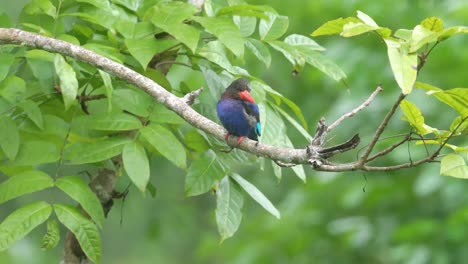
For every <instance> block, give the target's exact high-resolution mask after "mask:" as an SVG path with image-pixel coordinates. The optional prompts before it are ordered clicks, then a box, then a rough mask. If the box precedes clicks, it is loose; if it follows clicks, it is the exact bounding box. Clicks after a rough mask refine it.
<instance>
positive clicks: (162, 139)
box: [140, 124, 187, 168]
mask: <svg viewBox="0 0 468 264" xmlns="http://www.w3.org/2000/svg"><path fill="white" fill-rule="evenodd" d="M140 133H141V135H142V136H143V137H144V138H145V139H146V140H147V141H148V142H149V143H150V144H151V145H152V146H153V147H154V148H155V149H156V150H157V151H158V152H159V153H161V155H163V156H164V157H165V158H166V159H168V160H169V161H171V162H172V163H174V164H175V165H176V166H178V167H180V168H186V167H187V156H186V153H185V148H184V146H183V145H182V143H180V141H179V140H178V139H177V137H176V136H175V135H174V134H173V133H172V132H171V131H170V130H169V129H167V128H165V127H163V126H161V125H156V124H150V125H149V126H146V127H144V128H143V129H141V130H140Z"/></svg>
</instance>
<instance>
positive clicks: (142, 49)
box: [125, 37, 177, 70]
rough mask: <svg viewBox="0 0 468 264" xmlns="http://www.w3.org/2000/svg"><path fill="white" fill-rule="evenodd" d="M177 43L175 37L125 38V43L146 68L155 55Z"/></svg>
mask: <svg viewBox="0 0 468 264" xmlns="http://www.w3.org/2000/svg"><path fill="white" fill-rule="evenodd" d="M176 43H177V40H175V39H155V38H154V37H151V38H143V39H142V38H138V39H125V45H126V46H127V48H128V51H129V52H130V54H131V55H132V56H133V57H134V58H135V59H136V60H137V61H138V62H139V63H140V65H141V67H143V69H144V70H146V68H147V67H148V63H149V62H150V61H151V59H152V58H153V56H154V55H156V54H158V53H160V52H163V51H165V50H166V49H168V48H170V47H172V46H174V45H175V44H176Z"/></svg>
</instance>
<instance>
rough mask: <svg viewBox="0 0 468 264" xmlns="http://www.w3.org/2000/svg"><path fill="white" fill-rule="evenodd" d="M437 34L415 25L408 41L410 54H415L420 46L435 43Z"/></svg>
mask: <svg viewBox="0 0 468 264" xmlns="http://www.w3.org/2000/svg"><path fill="white" fill-rule="evenodd" d="M438 37H439V34H438V33H436V32H433V31H431V30H429V29H426V28H424V27H423V26H420V25H417V26H416V27H415V28H414V29H413V32H412V35H411V41H410V50H409V51H410V52H415V51H417V50H418V49H419V48H421V47H422V46H424V45H426V44H428V43H431V42H435V41H437V38H438Z"/></svg>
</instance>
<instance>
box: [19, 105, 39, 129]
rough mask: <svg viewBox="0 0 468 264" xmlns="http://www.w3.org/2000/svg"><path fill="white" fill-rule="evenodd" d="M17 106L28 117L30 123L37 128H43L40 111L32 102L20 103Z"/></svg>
mask: <svg viewBox="0 0 468 264" xmlns="http://www.w3.org/2000/svg"><path fill="white" fill-rule="evenodd" d="M18 106H19V107H21V108H22V109H23V110H24V112H26V115H27V116H28V117H29V119H31V121H33V122H34V124H36V125H37V127H39V128H40V129H43V128H44V122H43V120H42V113H41V109H40V108H39V106H38V105H37V104H36V103H35V102H34V101H31V100H26V101H22V102H20V103H19V104H18Z"/></svg>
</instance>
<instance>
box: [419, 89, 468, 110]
mask: <svg viewBox="0 0 468 264" xmlns="http://www.w3.org/2000/svg"><path fill="white" fill-rule="evenodd" d="M414 86H415V87H417V88H420V89H423V90H426V91H427V92H426V94H428V95H432V96H434V97H435V98H437V99H438V100H439V101H441V102H443V103H445V104H447V105H448V106H450V107H452V108H453V109H455V110H456V111H457V112H458V113H460V115H461V116H462V117H466V116H468V88H454V89H450V90H443V89H440V88H438V87H435V86H432V85H430V84H427V83H422V82H416V84H415V85H414Z"/></svg>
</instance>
